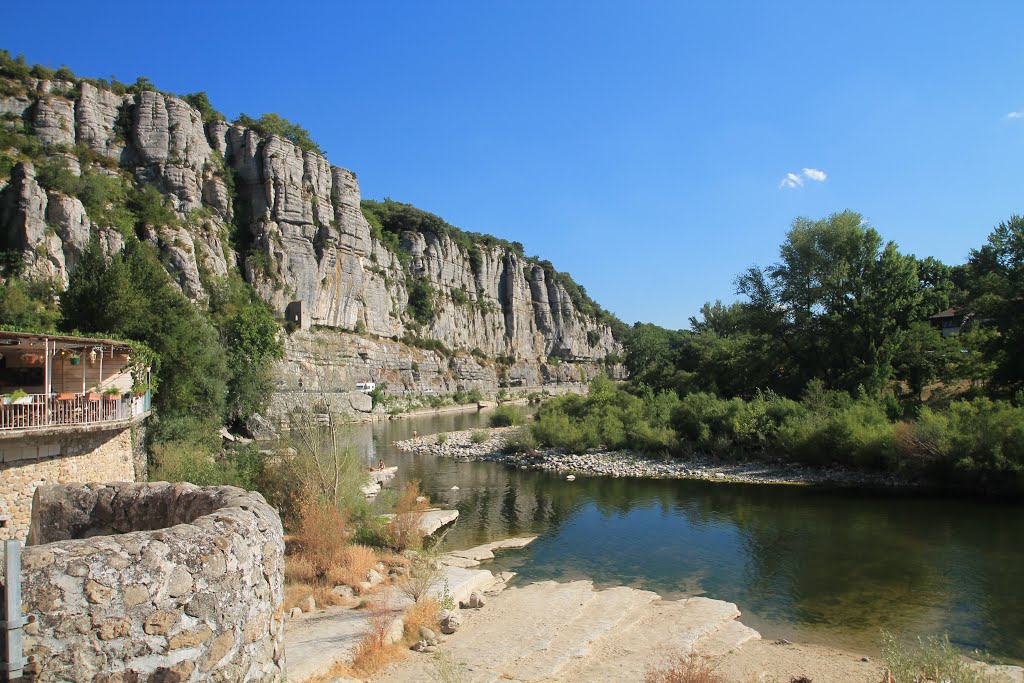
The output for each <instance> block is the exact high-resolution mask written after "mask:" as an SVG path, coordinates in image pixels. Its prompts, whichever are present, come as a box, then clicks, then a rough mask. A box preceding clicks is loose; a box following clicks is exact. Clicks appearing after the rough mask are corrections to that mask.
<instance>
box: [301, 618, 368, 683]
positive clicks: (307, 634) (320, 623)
mask: <svg viewBox="0 0 1024 683" xmlns="http://www.w3.org/2000/svg"><path fill="white" fill-rule="evenodd" d="M369 629H370V613H369V612H367V611H366V610H354V609H345V608H343V607H328V608H327V609H324V610H319V611H317V612H314V613H313V614H309V615H303V616H302V617H300V618H298V619H293V620H289V621H288V623H287V624H285V629H284V641H285V648H286V652H287V656H288V681H289V683H299V682H300V681H305V680H306V679H308V678H311V677H313V676H316V675H320V674H323V673H326V672H327V671H328V670H330V668H331V666H333V665H334V664H335V662H342V661H344V662H349V661H352V653H353V651H354V650H355V648H356V645H357V644H358V643H359V641H360V640H362V639H363V636H364V635H366V632H367V631H369Z"/></svg>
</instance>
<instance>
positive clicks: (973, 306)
mask: <svg viewBox="0 0 1024 683" xmlns="http://www.w3.org/2000/svg"><path fill="white" fill-rule="evenodd" d="M967 271H968V275H967V276H968V285H967V289H968V294H969V300H970V302H969V308H970V310H971V311H972V312H973V313H974V316H975V317H976V318H977V319H978V320H983V321H985V324H986V325H988V326H990V327H992V328H994V329H995V330H997V331H998V334H997V335H996V336H993V337H991V338H990V339H989V340H988V341H989V343H988V345H987V348H986V349H985V353H986V355H987V356H988V357H989V358H990V359H991V360H992V362H993V363H994V371H993V373H992V381H993V384H994V386H995V387H996V388H997V389H999V390H1000V391H1002V392H1003V393H1004V394H1006V395H1011V394H1013V393H1014V392H1016V391H1018V390H1020V389H1022V388H1024V354H1022V353H1021V352H1020V350H1021V349H1022V348H1024V216H1017V215H1013V216H1010V218H1009V220H1007V221H1005V222H1003V223H1000V224H999V225H998V226H997V227H996V228H995V229H994V230H993V231H992V233H991V234H990V235H989V236H988V240H987V242H986V244H985V245H983V246H982V247H981V248H980V249H977V250H973V251H971V257H970V260H969V262H968V268H967Z"/></svg>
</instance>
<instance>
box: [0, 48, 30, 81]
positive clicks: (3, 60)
mask: <svg viewBox="0 0 1024 683" xmlns="http://www.w3.org/2000/svg"><path fill="white" fill-rule="evenodd" d="M31 75H32V67H31V66H29V64H28V63H27V62H26V61H25V55H18V56H17V57H11V53H10V52H8V51H7V50H0V76H4V77H6V78H12V79H16V80H24V79H26V78H29V77H30V76H31Z"/></svg>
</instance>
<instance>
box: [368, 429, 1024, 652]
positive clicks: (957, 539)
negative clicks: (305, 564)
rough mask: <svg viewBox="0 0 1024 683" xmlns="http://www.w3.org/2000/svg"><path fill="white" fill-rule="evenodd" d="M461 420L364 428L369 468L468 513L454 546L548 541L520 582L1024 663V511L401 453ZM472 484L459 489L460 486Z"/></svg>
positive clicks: (517, 559) (768, 630)
mask: <svg viewBox="0 0 1024 683" xmlns="http://www.w3.org/2000/svg"><path fill="white" fill-rule="evenodd" d="M485 420H486V414H482V415H481V414H476V413H461V414H455V413H453V414H447V415H439V416H431V417H420V418H410V419H406V420H397V421H390V422H383V423H376V424H372V425H361V426H357V427H355V428H354V430H353V434H352V437H353V439H354V442H355V443H356V445H357V448H358V449H359V450H360V451H361V452H363V453H365V454H366V456H367V460H368V461H370V462H374V463H375V462H376V460H377V458H379V457H382V458H384V460H385V461H386V462H387V464H388V465H392V464H397V465H398V466H399V483H400V482H401V481H406V480H410V479H418V480H420V482H421V485H422V488H423V489H424V491H426V493H427V494H428V495H429V496H430V498H431V500H432V501H434V502H436V503H441V504H444V505H448V506H451V507H455V508H458V510H459V513H460V516H459V520H458V522H457V523H456V524H455V525H454V527H453V528H452V529H451V530H450V531H449V532H448V534H447V535H446V537H445V541H444V542H445V544H446V547H448V548H450V549H458V548H465V547H469V546H473V545H477V544H480V543H485V542H487V541H490V540H493V539H495V538H502V537H506V536H512V535H520V534H541V537H540V538H539V539H538V540H537V541H535V542H534V543H533V544H532V545H531V546H529V547H528V548H526V549H525V550H522V551H514V552H505V553H503V554H499V556H498V558H497V559H496V560H495V561H494V562H492V563H489V564H487V565H485V566H486V568H488V569H491V570H492V571H501V570H513V571H516V572H519V576H518V577H517V580H518V581H527V582H529V581H536V580H546V579H554V580H558V581H568V580H572V579H580V578H586V579H591V580H593V581H594V582H595V584H597V585H599V586H611V585H620V584H624V585H629V586H634V587H637V588H643V589H647V590H652V591H656V592H658V593H660V594H661V595H663V596H665V597H670V598H674V597H682V596H687V595H706V596H708V597H712V598H718V599H722V600H728V601H730V602H735V603H736V604H737V605H739V607H740V609H741V610H742V611H743V617H742V620H743V622H744V623H746V624H747V625H749V626H751V627H753V628H755V629H758V630H759V631H761V633H762V635H764V636H765V637H767V638H778V637H786V638H789V639H791V640H802V641H807V642H820V643H828V644H834V645H839V646H846V647H849V648H852V649H856V650H858V651H866V652H874V651H875V650H876V648H877V644H878V640H879V637H878V636H879V630H880V629H887V630H889V631H893V632H897V633H902V634H908V635H926V634H933V633H942V632H943V631H945V632H948V633H949V636H950V639H951V640H952V641H953V642H955V643H956V644H957V645H959V646H961V647H963V648H965V649H968V650H972V649H981V650H984V651H987V652H989V653H990V654H991V655H994V656H997V657H1000V658H1004V659H1007V660H1012V661H1014V662H1016V663H1021V662H1022V660H1024V507H1021V506H1013V505H1010V504H1007V503H1003V504H988V503H985V502H983V501H979V500H960V499H948V498H939V497H934V498H933V497H927V496H921V495H909V494H888V493H875V492H852V491H835V490H822V489H815V488H811V487H794V486H767V485H751V484H724V483H710V482H699V481H685V480H656V481H642V480H635V479H625V478H623V479H615V478H605V477H593V478H592V477H580V478H578V479H577V480H576V481H575V482H571V483H570V482H566V481H564V480H563V479H562V478H560V477H557V476H555V475H550V474H545V473H539V472H533V471H522V470H518V469H513V468H510V467H507V466H504V465H498V464H494V463H476V462H458V461H454V460H451V459H447V458H437V457H434V456H428V455H413V454H408V453H402V452H400V451H398V450H397V449H396V448H395V447H394V446H393V445H392V442H393V441H395V440H399V439H405V438H409V437H410V436H412V432H413V430H418V432H419V434H420V435H421V436H422V435H424V434H430V433H433V432H442V431H452V430H457V429H469V428H472V427H476V426H480V425H482V424H484V423H485ZM452 486H458V487H459V490H458V491H452V490H451V487H452Z"/></svg>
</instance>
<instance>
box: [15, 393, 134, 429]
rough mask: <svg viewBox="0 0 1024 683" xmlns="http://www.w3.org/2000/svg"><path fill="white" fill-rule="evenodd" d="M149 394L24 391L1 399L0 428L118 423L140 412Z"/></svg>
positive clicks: (43, 427)
mask: <svg viewBox="0 0 1024 683" xmlns="http://www.w3.org/2000/svg"><path fill="white" fill-rule="evenodd" d="M149 407H150V395H149V393H148V392H147V393H146V394H144V395H143V396H132V395H123V396H122V395H120V394H117V395H113V396H111V395H107V394H51V395H46V394H28V395H27V396H24V397H22V398H19V399H13V400H11V399H4V400H3V405H0V431H12V430H13V431H22V430H25V431H28V430H35V429H48V428H52V427H62V426H87V425H95V424H102V423H106V422H122V421H124V420H130V419H132V418H134V417H138V416H140V415H142V414H144V413H145V412H146V411H147V410H149Z"/></svg>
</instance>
